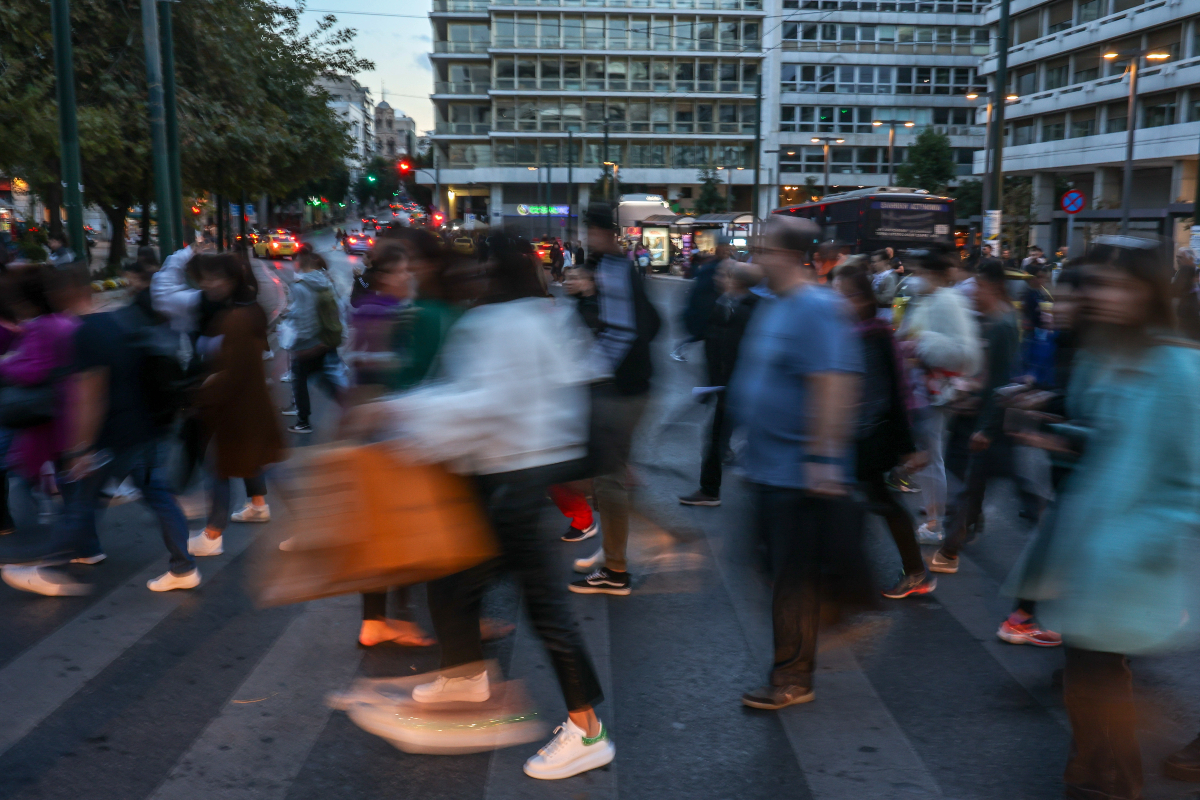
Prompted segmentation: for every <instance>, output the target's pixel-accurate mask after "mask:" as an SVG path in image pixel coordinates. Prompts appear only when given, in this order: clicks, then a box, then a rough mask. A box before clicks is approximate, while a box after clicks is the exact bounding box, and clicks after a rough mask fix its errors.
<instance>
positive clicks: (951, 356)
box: [897, 248, 982, 544]
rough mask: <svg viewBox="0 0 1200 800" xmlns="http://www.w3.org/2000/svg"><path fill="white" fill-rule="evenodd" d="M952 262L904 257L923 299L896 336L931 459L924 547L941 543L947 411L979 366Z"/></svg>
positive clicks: (930, 253) (943, 255)
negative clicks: (953, 277)
mask: <svg viewBox="0 0 1200 800" xmlns="http://www.w3.org/2000/svg"><path fill="white" fill-rule="evenodd" d="M950 256H951V254H950V253H948V252H946V251H944V250H940V249H936V248H931V249H924V250H914V251H910V252H909V253H908V254H907V255H906V256H905V258H906V263H907V264H908V265H909V266H911V267H912V268H913V272H914V273H915V275H916V277H918V278H919V279H920V287H921V292H922V293H921V294H920V295H919V296H918V297H914V298H913V299H912V301H911V302H910V305H909V306H908V307H907V309H906V311H905V314H904V320H903V323H902V324H901V326H900V330H899V331H898V333H897V336H898V338H899V339H900V340H901V342H902V350H901V352H903V353H904V354H905V356H906V358H907V359H908V363H909V364H910V376H911V381H910V385H911V386H912V390H913V405H914V407H915V411H914V416H915V423H916V433H917V444H918V447H919V449H920V450H922V451H923V452H925V453H928V454H929V464H928V466H926V467H925V469H924V470H922V472H921V474H920V475H919V480H920V484H921V487H922V490H923V492H924V499H925V514H926V522H925V523H924V524H923V525H921V527H920V529H919V530H918V531H917V538H918V540H919V541H921V542H922V543H926V544H930V543H937V542H940V541H941V539H942V537H943V533H942V511H943V509H944V506H945V503H946V467H945V461H944V459H945V454H946V427H947V424H948V422H949V419H950V416H951V411H950V408H949V406H950V404H951V403H952V402H953V401H954V400H955V399H956V397H957V396H958V394H959V392H960V389H959V388H958V383H957V382H958V381H961V380H962V379H969V378H973V377H974V376H975V375H976V374H977V373H978V372H979V370H980V368H981V366H982V354H981V351H980V344H979V325H978V323H976V322H975V319H974V318H973V316H972V314H971V312H970V309H969V308H968V306H967V300H966V298H965V297H964V296H963V294H962V293H961V292H959V291H958V290H956V289H955V288H954V287H953V286H952V285H951V284H950V272H949V271H950V267H951V266H952V264H953V261H952V260H951V257H950Z"/></svg>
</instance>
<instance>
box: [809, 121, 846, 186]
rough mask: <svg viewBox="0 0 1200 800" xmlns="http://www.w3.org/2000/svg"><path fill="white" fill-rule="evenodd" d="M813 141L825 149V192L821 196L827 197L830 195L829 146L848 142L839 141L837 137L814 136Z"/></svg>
mask: <svg viewBox="0 0 1200 800" xmlns="http://www.w3.org/2000/svg"><path fill="white" fill-rule="evenodd" d="M812 140H813V143H814V144H819V145H823V146H824V147H825V190H824V193H823V194H822V195H821V196H822V197H824V196H825V195H827V194H829V144H830V143H831V142H832V143H833V144H841V143H842V142H844V141H846V140H845V139H839V138H838V137H836V136H814V137H812Z"/></svg>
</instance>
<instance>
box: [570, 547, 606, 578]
mask: <svg viewBox="0 0 1200 800" xmlns="http://www.w3.org/2000/svg"><path fill="white" fill-rule="evenodd" d="M603 563H604V548H603V547H599V548H597V549H596V552H594V553H592V554H591V555H590V556H588V557H587V558H577V559H575V571H576V572H581V573H583V574H584V575H590V574H592V573H593V572H595V570H596V567H597V566H599V565H601V564H603Z"/></svg>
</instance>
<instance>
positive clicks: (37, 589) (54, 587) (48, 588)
mask: <svg viewBox="0 0 1200 800" xmlns="http://www.w3.org/2000/svg"><path fill="white" fill-rule="evenodd" d="M26 574H32V573H25V572H24V568H22V567H16V568H12V569H5V570H0V578H3V580H4V582H5V583H7V584H8V585H9V586H11V587H12V588H14V589H17V590H18V591H22V592H29V593H31V594H40V595H42V596H43V597H83V596H84V595H87V594H91V593H92V587H91V586H89V585H88V584H86V583H79V582H76V581H72V582H70V583H55V582H52V581H49V580H46V579H44V578H40V577H38V578H37V579H35V580H31V579H29V578H27V577H26Z"/></svg>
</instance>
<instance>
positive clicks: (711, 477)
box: [700, 392, 733, 497]
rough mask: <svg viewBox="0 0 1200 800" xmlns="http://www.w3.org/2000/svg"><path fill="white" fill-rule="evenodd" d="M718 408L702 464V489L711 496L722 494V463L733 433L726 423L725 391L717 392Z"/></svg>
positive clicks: (709, 431)
mask: <svg viewBox="0 0 1200 800" xmlns="http://www.w3.org/2000/svg"><path fill="white" fill-rule="evenodd" d="M716 398H717V401H716V408H714V409H713V416H712V425H711V426H709V429H708V442H707V444H706V445H705V450H704V463H703V464H701V465H700V491H701V492H703V493H704V494H706V495H708V496H710V497H720V496H721V463H722V461H724V459H725V451H726V450H728V449H729V437H730V435H731V434H732V433H733V431H731V430H730V428H729V426H728V425H726V424H725V392H717V393H716Z"/></svg>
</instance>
